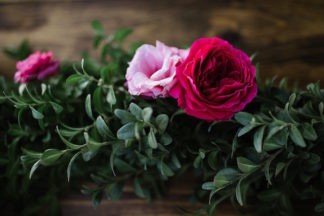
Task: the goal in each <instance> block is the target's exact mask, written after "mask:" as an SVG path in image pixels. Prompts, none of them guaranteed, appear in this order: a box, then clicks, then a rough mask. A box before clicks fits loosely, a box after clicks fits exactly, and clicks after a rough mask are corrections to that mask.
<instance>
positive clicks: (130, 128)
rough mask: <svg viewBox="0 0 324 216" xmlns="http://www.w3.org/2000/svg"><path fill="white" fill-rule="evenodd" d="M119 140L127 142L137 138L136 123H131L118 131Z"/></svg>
mask: <svg viewBox="0 0 324 216" xmlns="http://www.w3.org/2000/svg"><path fill="white" fill-rule="evenodd" d="M117 137H118V139H122V140H127V139H132V138H134V137H135V123H134V122H129V123H127V124H125V125H124V126H122V127H121V128H119V130H118V131H117Z"/></svg>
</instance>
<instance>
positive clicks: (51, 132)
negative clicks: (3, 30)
mask: <svg viewBox="0 0 324 216" xmlns="http://www.w3.org/2000/svg"><path fill="white" fill-rule="evenodd" d="M92 26H93V28H94V31H95V37H94V43H93V46H94V48H95V49H99V50H100V51H101V59H100V60H96V59H94V58H92V57H91V56H89V55H88V54H87V53H84V54H83V58H82V61H81V63H74V62H59V61H58V60H56V59H55V57H53V54H52V52H41V51H37V52H32V51H31V48H30V47H29V46H28V42H26V41H24V42H23V43H22V44H21V45H20V46H19V47H18V48H8V49H6V50H5V52H6V53H7V54H9V55H10V56H11V57H13V58H15V59H17V60H18V61H17V72H16V73H15V76H14V82H9V81H5V80H4V78H1V80H0V81H1V82H0V86H1V89H2V91H1V92H2V93H3V95H2V96H1V97H0V102H1V106H0V111H1V116H0V119H1V122H2V124H1V126H0V127H1V129H0V140H1V146H0V167H1V170H2V172H1V176H0V182H1V185H2V187H1V193H0V200H1V202H0V204H1V207H2V209H6V210H7V211H9V212H13V213H17V214H18V213H19V214H23V215H33V214H35V212H38V211H40V210H41V209H42V206H44V205H48V206H49V207H48V208H47V209H46V211H47V214H52V215H57V214H59V204H58V196H59V195H60V194H61V193H63V192H65V193H66V191H69V190H75V189H78V190H79V189H80V188H81V187H82V183H80V182H85V183H86V182H89V181H92V182H93V183H94V184H91V186H89V185H88V186H83V187H82V189H81V191H82V193H84V194H86V195H89V196H91V197H92V200H93V204H94V206H97V205H99V204H100V201H101V200H102V199H103V198H108V199H111V200H118V199H119V197H120V196H121V195H122V191H123V186H124V185H125V183H126V182H131V183H132V185H133V189H134V193H135V194H136V195H137V196H138V197H141V198H144V199H146V200H148V201H150V200H151V199H152V198H155V197H161V196H162V195H163V194H164V193H165V191H166V190H167V187H166V186H167V183H168V181H169V180H170V179H172V178H175V177H176V176H179V175H182V174H184V173H186V174H185V175H188V176H189V178H194V179H195V182H196V185H195V186H193V187H194V188H196V189H195V191H193V197H194V198H195V200H196V201H199V202H201V203H204V206H203V207H202V208H201V209H197V211H192V212H190V211H187V210H184V209H182V211H183V213H189V214H193V215H205V214H208V215H213V214H214V212H215V211H216V210H217V206H218V205H219V204H220V203H221V202H223V201H226V200H230V201H231V203H232V204H233V206H234V207H236V208H237V209H238V210H240V211H244V210H245V208H246V206H250V207H252V208H253V209H255V211H256V212H259V213H260V214H261V215H295V214H296V211H295V207H296V205H298V203H307V204H308V205H307V206H308V207H309V208H310V210H309V211H311V212H318V213H319V214H320V213H321V212H322V213H323V211H324V196H323V194H324V193H323V192H324V187H323V186H324V169H323V166H322V164H323V162H322V158H323V156H324V155H323V154H324V146H323V145H322V144H321V143H322V141H323V140H324V114H323V111H324V103H323V102H324V93H323V90H321V89H320V86H319V83H316V84H309V85H308V86H307V89H306V90H301V89H297V88H291V89H289V88H288V87H287V81H286V79H282V80H281V81H280V82H279V83H278V84H277V85H275V84H274V80H275V79H272V80H268V81H267V82H265V83H262V82H261V81H260V80H259V75H258V64H256V65H255V66H254V65H253V64H252V60H253V56H252V57H248V56H247V54H245V53H244V52H243V51H241V50H239V49H236V48H234V47H233V46H232V45H231V44H229V43H228V42H226V41H224V40H222V39H220V38H201V39H198V40H196V41H195V42H193V44H192V45H191V46H190V48H188V49H179V48H176V47H169V46H167V45H165V44H163V43H162V42H159V41H157V42H156V45H155V46H153V45H148V44H141V43H139V42H136V43H133V44H131V45H130V47H129V49H125V48H124V46H122V43H123V41H124V40H125V38H126V37H127V36H128V35H129V34H130V33H131V30H130V29H120V30H118V31H116V32H115V33H114V34H112V35H106V33H105V32H104V30H103V28H102V26H101V24H100V23H99V22H98V21H93V23H92ZM86 185H87V184H86ZM35 201H36V202H35ZM180 207H181V206H180ZM180 207H179V209H180Z"/></svg>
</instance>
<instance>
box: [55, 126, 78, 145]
mask: <svg viewBox="0 0 324 216" xmlns="http://www.w3.org/2000/svg"><path fill="white" fill-rule="evenodd" d="M56 131H57V133H58V135H59V137H60V138H61V140H62V141H63V143H64V144H65V145H66V146H67V147H68V148H70V149H73V150H77V149H80V148H82V147H83V146H82V145H76V144H73V143H71V142H70V141H68V140H67V139H65V138H64V137H63V136H62V134H61V131H60V130H59V128H58V127H57V126H56Z"/></svg>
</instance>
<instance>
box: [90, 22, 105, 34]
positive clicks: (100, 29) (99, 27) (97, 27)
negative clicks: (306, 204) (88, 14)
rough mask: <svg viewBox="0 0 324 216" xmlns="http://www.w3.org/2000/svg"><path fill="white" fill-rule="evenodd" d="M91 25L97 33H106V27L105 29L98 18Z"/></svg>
mask: <svg viewBox="0 0 324 216" xmlns="http://www.w3.org/2000/svg"><path fill="white" fill-rule="evenodd" d="M91 26H92V28H93V29H94V30H95V33H96V34H103V33H104V29H103V27H102V25H101V23H100V22H99V21H98V20H93V21H92V22H91Z"/></svg>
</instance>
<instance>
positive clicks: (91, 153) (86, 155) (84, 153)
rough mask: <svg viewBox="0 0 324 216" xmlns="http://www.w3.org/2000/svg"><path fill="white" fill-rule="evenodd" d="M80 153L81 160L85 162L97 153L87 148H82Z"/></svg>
mask: <svg viewBox="0 0 324 216" xmlns="http://www.w3.org/2000/svg"><path fill="white" fill-rule="evenodd" d="M81 153H82V158H83V160H84V161H86V162H88V161H90V160H91V159H92V158H94V156H96V154H97V152H95V151H92V150H90V149H88V148H82V149H81Z"/></svg>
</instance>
